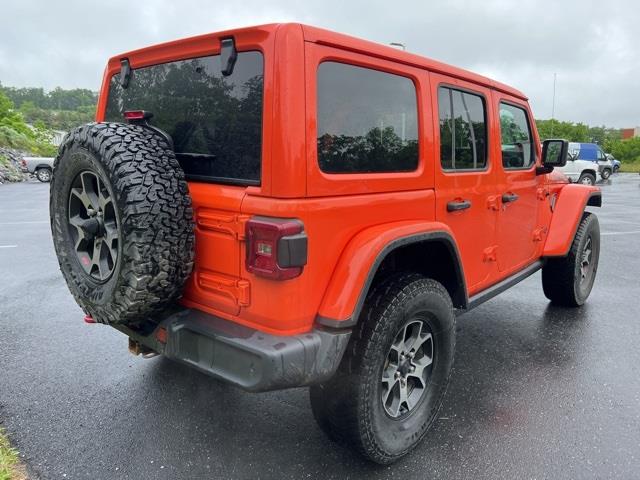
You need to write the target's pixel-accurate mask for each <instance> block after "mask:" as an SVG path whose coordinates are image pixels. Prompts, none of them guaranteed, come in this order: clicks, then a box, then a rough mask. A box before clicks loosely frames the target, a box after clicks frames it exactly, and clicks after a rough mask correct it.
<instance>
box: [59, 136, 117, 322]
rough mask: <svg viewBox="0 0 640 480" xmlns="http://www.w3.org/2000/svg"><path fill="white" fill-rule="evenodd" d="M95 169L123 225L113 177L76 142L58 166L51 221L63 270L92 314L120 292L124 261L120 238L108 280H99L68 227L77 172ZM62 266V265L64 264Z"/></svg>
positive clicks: (83, 305)
mask: <svg viewBox="0 0 640 480" xmlns="http://www.w3.org/2000/svg"><path fill="white" fill-rule="evenodd" d="M86 170H89V171H93V172H94V173H96V174H97V175H98V176H99V177H100V178H101V180H102V181H103V182H104V184H105V186H106V187H107V190H108V191H109V195H110V196H111V198H113V199H114V210H115V215H116V223H117V228H118V229H119V231H120V229H121V228H122V223H121V214H120V206H119V205H118V198H117V197H116V196H115V195H114V191H113V188H112V185H111V181H112V180H111V178H109V175H107V172H106V171H105V169H104V168H103V166H102V164H101V162H100V160H99V159H98V158H97V157H96V156H95V155H94V154H93V153H92V152H90V151H89V150H87V149H86V148H84V147H82V146H78V145H74V146H72V147H71V148H70V149H68V150H66V151H65V152H64V154H63V155H62V156H61V157H60V159H59V162H58V164H57V166H56V180H55V181H56V184H59V185H56V187H57V188H55V189H52V190H51V191H52V203H51V221H52V230H53V234H54V236H55V237H56V238H57V241H56V242H54V244H55V246H56V251H57V254H58V258H59V260H60V263H61V264H62V263H63V262H64V263H65V267H66V268H62V271H63V273H64V274H65V276H66V277H67V282H70V283H72V284H73V285H74V287H75V288H76V289H77V292H73V290H72V292H73V293H74V295H75V296H76V299H81V300H79V303H80V305H81V306H82V307H83V308H84V310H85V313H88V314H92V313H93V311H94V309H96V308H98V309H99V308H101V307H104V306H106V305H107V304H109V303H111V302H112V298H113V295H115V294H117V288H118V280H119V278H120V270H121V265H122V261H121V259H122V242H121V241H119V242H118V257H117V260H116V265H115V267H114V269H113V272H112V273H111V276H110V277H109V278H108V279H107V280H106V281H105V282H99V281H97V280H96V279H94V278H93V277H91V276H90V275H88V274H87V273H86V272H85V271H84V269H83V268H82V266H81V265H80V261H79V260H78V257H77V255H76V254H75V250H74V243H73V239H72V238H71V235H70V233H69V228H68V215H69V194H70V190H71V186H72V183H73V181H74V180H75V178H76V176H77V175H78V174H79V173H80V172H82V171H86ZM61 266H62V265H61Z"/></svg>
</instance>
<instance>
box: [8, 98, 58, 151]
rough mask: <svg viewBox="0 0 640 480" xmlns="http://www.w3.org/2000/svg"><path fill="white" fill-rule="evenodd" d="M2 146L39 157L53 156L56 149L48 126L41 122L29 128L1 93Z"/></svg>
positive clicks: (10, 102) (11, 103)
mask: <svg viewBox="0 0 640 480" xmlns="http://www.w3.org/2000/svg"><path fill="white" fill-rule="evenodd" d="M0 146H3V147H10V148H16V149H19V150H26V151H29V152H32V153H35V154H37V155H45V156H53V155H55V151H56V148H55V147H54V146H53V145H52V144H51V136H50V133H49V131H48V129H47V128H46V126H45V125H44V124H43V123H42V122H39V123H37V124H36V125H34V127H33V128H30V127H29V126H27V124H26V123H25V121H24V118H23V116H22V114H21V113H20V112H19V111H17V110H16V109H15V108H14V105H13V102H12V101H11V100H10V99H9V98H8V97H7V96H6V95H5V94H4V93H3V92H2V91H0Z"/></svg>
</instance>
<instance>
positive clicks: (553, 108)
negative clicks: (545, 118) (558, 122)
mask: <svg viewBox="0 0 640 480" xmlns="http://www.w3.org/2000/svg"><path fill="white" fill-rule="evenodd" d="M555 116H556V72H553V100H552V102H551V120H552V121H551V136H553V127H554V122H553V120H554V119H555Z"/></svg>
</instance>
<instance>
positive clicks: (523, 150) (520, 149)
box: [500, 103, 535, 168]
mask: <svg viewBox="0 0 640 480" xmlns="http://www.w3.org/2000/svg"><path fill="white" fill-rule="evenodd" d="M500 135H501V138H502V165H503V166H504V168H529V167H530V166H531V165H533V162H534V160H535V155H534V150H533V142H532V141H531V129H530V128H529V120H528V119H527V113H526V112H525V110H524V109H522V108H519V107H515V106H513V105H509V104H508V103H501V104H500Z"/></svg>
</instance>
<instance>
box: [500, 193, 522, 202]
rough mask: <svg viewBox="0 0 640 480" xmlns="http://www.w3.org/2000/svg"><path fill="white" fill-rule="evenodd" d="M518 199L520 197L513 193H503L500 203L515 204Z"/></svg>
mask: <svg viewBox="0 0 640 480" xmlns="http://www.w3.org/2000/svg"><path fill="white" fill-rule="evenodd" d="M518 198H520V197H519V196H518V195H517V194H515V193H503V194H502V203H511V202H515V201H516V200H518Z"/></svg>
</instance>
